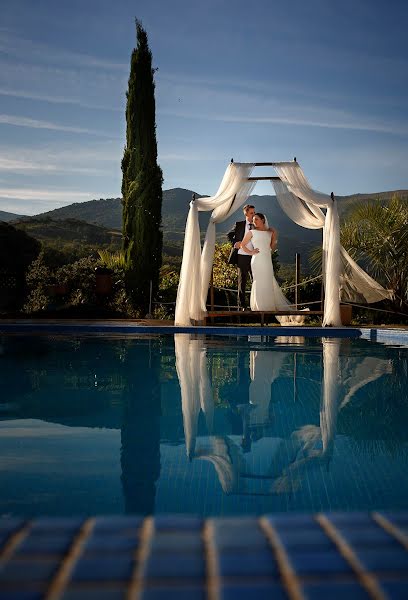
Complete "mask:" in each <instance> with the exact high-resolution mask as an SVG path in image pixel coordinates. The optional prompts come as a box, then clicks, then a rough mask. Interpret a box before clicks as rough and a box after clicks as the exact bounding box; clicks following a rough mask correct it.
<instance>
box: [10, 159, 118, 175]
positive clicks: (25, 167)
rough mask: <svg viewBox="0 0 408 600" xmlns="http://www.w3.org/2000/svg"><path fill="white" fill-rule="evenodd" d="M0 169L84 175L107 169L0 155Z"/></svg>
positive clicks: (17, 171)
mask: <svg viewBox="0 0 408 600" xmlns="http://www.w3.org/2000/svg"><path fill="white" fill-rule="evenodd" d="M0 171H6V172H7V173H31V174H35V173H39V174H43V173H81V174H84V175H103V174H105V173H106V169H96V168H92V167H78V166H74V165H66V164H65V165H64V164H55V163H54V164H52V163H45V162H31V161H28V160H18V159H17V160H16V159H9V158H4V157H2V156H0Z"/></svg>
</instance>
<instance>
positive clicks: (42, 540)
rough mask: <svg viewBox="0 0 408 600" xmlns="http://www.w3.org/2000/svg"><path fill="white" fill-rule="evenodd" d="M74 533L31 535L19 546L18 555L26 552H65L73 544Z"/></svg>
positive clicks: (37, 553)
mask: <svg viewBox="0 0 408 600" xmlns="http://www.w3.org/2000/svg"><path fill="white" fill-rule="evenodd" d="M72 540H73V536H72V535H52V534H51V533H50V534H48V533H47V534H46V535H30V536H29V537H27V538H25V539H24V540H23V541H22V543H21V544H20V546H19V547H18V548H17V551H16V556H19V555H24V554H36V555H39V554H63V553H64V552H66V551H67V550H68V548H69V547H70V546H71V544H72Z"/></svg>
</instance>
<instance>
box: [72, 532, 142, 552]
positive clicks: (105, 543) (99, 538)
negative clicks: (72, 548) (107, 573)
mask: <svg viewBox="0 0 408 600" xmlns="http://www.w3.org/2000/svg"><path fill="white" fill-rule="evenodd" d="M138 545H139V538H138V536H136V535H133V536H131V535H122V536H115V535H93V536H92V537H90V538H89V539H87V541H86V543H85V546H84V551H83V556H87V555H90V554H103V553H109V552H110V553H117V552H128V553H131V552H133V551H135V550H136V548H137V547H138Z"/></svg>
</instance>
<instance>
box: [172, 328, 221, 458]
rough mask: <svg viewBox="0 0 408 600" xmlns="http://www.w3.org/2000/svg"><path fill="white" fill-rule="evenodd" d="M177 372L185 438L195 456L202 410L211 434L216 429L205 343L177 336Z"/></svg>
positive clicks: (189, 337) (190, 454)
mask: <svg viewBox="0 0 408 600" xmlns="http://www.w3.org/2000/svg"><path fill="white" fill-rule="evenodd" d="M174 345H175V353H176V370H177V375H178V378H179V383H180V391H181V407H182V411H183V423H184V436H185V440H186V451H187V456H189V457H192V456H193V454H194V449H195V443H196V438H197V427H198V418H199V415H200V409H201V410H202V411H203V413H204V415H205V418H206V422H207V427H208V429H209V431H211V429H212V420H213V414H214V402H213V398H212V389H211V383H210V380H209V374H208V368H207V351H206V348H205V347H204V346H203V341H202V340H200V339H193V338H192V337H191V336H190V335H187V334H184V333H177V334H175V336H174Z"/></svg>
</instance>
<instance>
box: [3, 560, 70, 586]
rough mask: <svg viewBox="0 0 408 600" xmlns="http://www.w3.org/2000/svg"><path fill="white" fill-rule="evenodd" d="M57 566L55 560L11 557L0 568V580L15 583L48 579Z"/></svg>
mask: <svg viewBox="0 0 408 600" xmlns="http://www.w3.org/2000/svg"><path fill="white" fill-rule="evenodd" d="M58 566H59V561H57V560H48V559H47V560H29V559H12V560H10V561H9V562H8V563H6V564H5V565H4V566H3V567H2V569H1V570H0V581H1V582H8V583H17V584H19V583H23V582H24V583H25V582H34V581H48V580H49V579H50V578H51V577H52V576H53V575H54V573H55V571H56V570H57V568H58Z"/></svg>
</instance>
